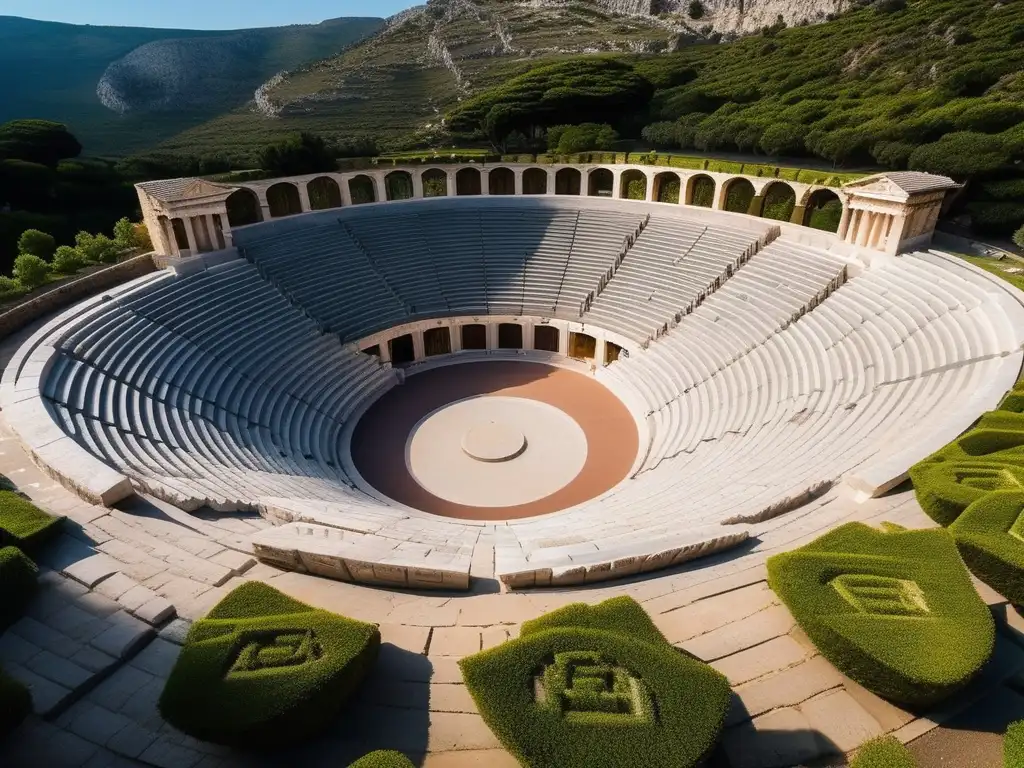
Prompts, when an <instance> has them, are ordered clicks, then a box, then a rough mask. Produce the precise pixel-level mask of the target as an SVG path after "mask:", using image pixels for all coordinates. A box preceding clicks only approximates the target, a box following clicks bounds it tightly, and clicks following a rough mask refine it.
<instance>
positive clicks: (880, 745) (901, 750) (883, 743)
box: [850, 736, 917, 768]
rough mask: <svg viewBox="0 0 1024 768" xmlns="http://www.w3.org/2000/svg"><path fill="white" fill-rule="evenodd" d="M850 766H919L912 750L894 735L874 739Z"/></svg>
mask: <svg viewBox="0 0 1024 768" xmlns="http://www.w3.org/2000/svg"><path fill="white" fill-rule="evenodd" d="M850 768H917V763H916V762H914V757H913V755H911V754H910V750H909V749H907V748H906V747H905V746H903V745H902V744H901V743H900V742H899V740H898V739H896V738H895V737H894V736H886V737H884V738H879V739H872V740H871V741H869V742H867V743H866V744H864V745H863V746H861V748H860V749H858V750H857V754H856V755H854V757H853V762H851V763H850Z"/></svg>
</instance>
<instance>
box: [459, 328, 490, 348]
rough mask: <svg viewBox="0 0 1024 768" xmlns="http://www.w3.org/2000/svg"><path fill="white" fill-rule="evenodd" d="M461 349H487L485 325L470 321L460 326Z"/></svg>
mask: <svg viewBox="0 0 1024 768" xmlns="http://www.w3.org/2000/svg"><path fill="white" fill-rule="evenodd" d="M462 348H463V349H487V326H485V325H481V324H479V323H471V324H470V325H464V326H462Z"/></svg>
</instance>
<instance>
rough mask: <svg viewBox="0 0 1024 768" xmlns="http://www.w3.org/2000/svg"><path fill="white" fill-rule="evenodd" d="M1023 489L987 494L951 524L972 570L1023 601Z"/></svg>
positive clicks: (1018, 602) (1010, 597) (1005, 594)
mask: <svg viewBox="0 0 1024 768" xmlns="http://www.w3.org/2000/svg"><path fill="white" fill-rule="evenodd" d="M1022 514H1024V492H1021V491H996V492H994V493H988V494H985V496H983V497H982V498H980V499H978V500H977V501H975V502H974V503H973V504H971V505H970V506H969V507H967V509H965V510H964V512H963V514H961V515H960V516H959V517H958V518H957V519H956V520H955V521H954V522H953V523H952V525H950V526H949V532H950V534H952V536H953V540H954V541H955V542H956V546H957V549H959V550H960V556H961V557H963V560H964V562H965V563H966V564H967V567H968V568H970V569H971V573H973V574H974V575H975V576H977V577H978V578H979V579H981V580H982V581H984V582H985V583H986V584H988V585H989V586H990V587H992V589H994V590H995V591H996V592H998V593H999V594H1001V595H1002V596H1003V597H1005V598H1006V599H1007V600H1009V601H1010V602H1011V603H1014V604H1015V605H1024V517H1022Z"/></svg>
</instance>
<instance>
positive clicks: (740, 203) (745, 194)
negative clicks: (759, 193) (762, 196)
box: [724, 179, 754, 213]
mask: <svg viewBox="0 0 1024 768" xmlns="http://www.w3.org/2000/svg"><path fill="white" fill-rule="evenodd" d="M753 199H754V185H753V184H751V183H750V182H749V181H747V180H746V179H730V180H729V181H728V182H726V185H725V206H724V208H725V210H727V211H732V212H733V213H747V212H748V211H750V203H751V201H752V200H753Z"/></svg>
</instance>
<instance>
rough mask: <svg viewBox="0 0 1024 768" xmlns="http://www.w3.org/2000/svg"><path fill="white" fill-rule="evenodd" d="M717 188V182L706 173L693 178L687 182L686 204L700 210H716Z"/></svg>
mask: <svg viewBox="0 0 1024 768" xmlns="http://www.w3.org/2000/svg"><path fill="white" fill-rule="evenodd" d="M715 187H716V184H715V180H714V179H713V178H711V177H710V176H708V175H707V174H706V173H698V174H697V175H696V176H691V177H690V178H689V180H687V182H686V198H685V200H686V204H687V205H695V206H697V207H698V208H714V207H715Z"/></svg>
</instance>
